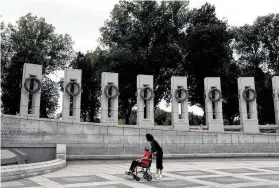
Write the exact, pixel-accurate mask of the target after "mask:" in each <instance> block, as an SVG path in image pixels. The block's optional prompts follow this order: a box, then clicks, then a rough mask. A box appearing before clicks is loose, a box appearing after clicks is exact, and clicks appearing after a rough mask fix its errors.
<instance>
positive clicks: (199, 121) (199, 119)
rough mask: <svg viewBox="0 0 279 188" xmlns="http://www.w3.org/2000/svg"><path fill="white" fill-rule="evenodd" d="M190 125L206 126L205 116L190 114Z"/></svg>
mask: <svg viewBox="0 0 279 188" xmlns="http://www.w3.org/2000/svg"><path fill="white" fill-rule="evenodd" d="M188 115H189V117H188V118H189V123H190V125H204V124H205V118H204V116H199V115H196V114H194V113H193V112H189V113H188Z"/></svg>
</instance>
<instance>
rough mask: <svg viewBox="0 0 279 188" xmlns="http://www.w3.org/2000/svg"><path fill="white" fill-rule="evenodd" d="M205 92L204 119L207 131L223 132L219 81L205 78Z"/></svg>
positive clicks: (216, 78)
mask: <svg viewBox="0 0 279 188" xmlns="http://www.w3.org/2000/svg"><path fill="white" fill-rule="evenodd" d="M204 91H205V118H206V125H207V126H208V130H209V131H212V132H223V131H224V123H223V109H222V93H221V81H220V78H219V77H207V78H205V79H204Z"/></svg>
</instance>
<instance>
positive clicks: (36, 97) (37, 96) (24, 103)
mask: <svg viewBox="0 0 279 188" xmlns="http://www.w3.org/2000/svg"><path fill="white" fill-rule="evenodd" d="M32 77H34V79H37V80H38V81H39V82H40V83H39V84H38V83H37V82H35V81H32V80H30V81H28V79H29V78H32ZM26 79H27V80H26ZM31 82H33V88H31V85H32V84H31ZM41 83H42V65H37V64H29V63H25V64H24V66H23V75H22V85H21V86H22V87H21V97H20V115H21V116H30V117H37V118H39V116H40V103H41V89H39V88H38V87H40V85H41ZM25 86H27V89H28V88H29V89H31V90H36V89H39V90H38V91H36V92H35V93H32V92H29V91H27V90H26V87H25ZM30 94H32V99H31V100H32V104H31V112H30V113H28V102H29V95H30Z"/></svg>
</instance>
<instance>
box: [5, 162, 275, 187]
mask: <svg viewBox="0 0 279 188" xmlns="http://www.w3.org/2000/svg"><path fill="white" fill-rule="evenodd" d="M129 166H130V161H85V162H68V164H67V167H66V168H64V169H62V170H59V171H56V172H52V173H49V174H45V175H41V176H36V177H31V178H27V179H22V180H17V181H10V182H3V183H1V187H2V188H168V187H174V188H186V187H195V188H216V187H217V188H218V187H219V188H242V187H243V188H244V187H245V188H261V187H265V188H279V159H265V158H261V159H212V160H211V159H199V160H166V161H164V168H165V172H164V175H163V180H161V181H158V180H155V179H153V180H152V181H151V182H148V181H146V180H145V179H143V178H141V180H140V182H136V181H135V180H134V179H133V178H132V177H131V176H126V175H125V174H124V172H125V171H126V170H127V169H128V167H129ZM151 172H153V173H154V172H155V163H154V164H153V165H152V168H151ZM140 177H142V176H140Z"/></svg>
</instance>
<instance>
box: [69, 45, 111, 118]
mask: <svg viewBox="0 0 279 188" xmlns="http://www.w3.org/2000/svg"><path fill="white" fill-rule="evenodd" d="M105 54H106V52H105V51H103V50H101V49H99V48H97V49H96V50H95V51H93V52H87V53H86V54H82V53H80V52H78V53H77V56H76V58H75V59H74V60H73V61H72V62H71V64H70V66H71V67H72V68H75V69H81V70H82V84H81V88H82V93H81V109H80V110H81V118H82V119H83V121H90V122H93V121H95V122H96V121H98V115H99V108H100V95H101V73H102V72H104V71H105V69H106V65H105V63H104V58H105Z"/></svg>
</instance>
